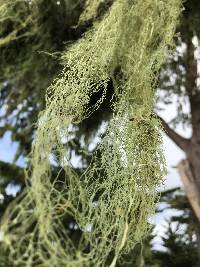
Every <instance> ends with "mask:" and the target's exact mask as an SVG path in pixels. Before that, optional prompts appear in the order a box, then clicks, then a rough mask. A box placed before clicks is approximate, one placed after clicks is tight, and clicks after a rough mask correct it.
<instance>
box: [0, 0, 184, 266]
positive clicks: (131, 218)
mask: <svg viewBox="0 0 200 267" xmlns="http://www.w3.org/2000/svg"><path fill="white" fill-rule="evenodd" d="M99 2H100V1H99ZM90 3H92V1H90ZM179 11H180V1H179V0H171V1H170V2H169V1H168V0H163V1H159V0H143V1H141V0H127V1H124V0H115V1H114V3H113V5H112V6H111V8H110V9H109V11H108V12H107V14H106V15H105V16H104V17H103V18H102V20H99V21H98V22H96V23H95V24H94V27H93V28H92V29H91V30H90V31H89V32H87V33H86V34H85V35H84V36H83V38H82V39H81V40H79V41H77V43H75V44H73V45H72V46H71V47H68V48H67V50H66V51H65V52H64V53H63V55H62V61H63V62H64V63H65V67H64V69H63V71H62V73H61V74H60V76H59V77H58V78H57V79H56V80H55V81H54V83H53V84H52V85H51V86H50V87H49V88H48V89H47V94H46V109H45V111H44V112H42V113H41V115H40V118H39V122H38V129H37V132H36V136H35V141H34V144H33V149H32V153H31V164H32V169H31V171H30V172H31V175H30V176H28V177H27V179H28V181H30V182H29V183H28V184H31V185H29V186H27V189H26V192H25V194H24V195H23V197H21V198H20V199H19V200H17V201H16V204H15V205H14V206H11V207H10V208H8V210H7V212H6V214H5V216H4V218H3V219H2V223H1V231H2V232H3V233H4V236H5V240H7V242H8V240H9V244H12V246H6V244H5V242H3V241H2V246H6V247H7V249H9V251H10V258H11V261H13V262H14V260H15V263H16V266H20V267H23V266H24V267H27V266H31V267H32V266H34V267H35V266H43V267H47V266H52V267H58V266H66V267H89V266H95V267H98V266H99V267H100V266H110V267H114V266H115V265H116V263H117V261H118V259H119V258H121V257H123V255H124V254H125V253H128V252H129V251H130V250H131V249H133V248H134V246H135V245H136V244H137V243H138V242H140V241H141V239H142V238H143V237H144V236H145V235H146V234H147V232H148V229H149V224H148V218H149V217H150V216H151V215H152V214H153V213H154V210H155V203H156V201H157V188H158V186H159V185H160V183H161V182H162V179H163V175H164V174H165V161H164V157H163V153H162V149H161V144H162V138H161V133H160V129H161V128H160V124H159V122H158V120H157V118H156V117H155V116H154V115H153V106H154V85H155V81H156V78H157V73H158V71H159V69H160V67H161V65H162V63H163V62H164V60H165V58H166V56H167V47H169V46H171V45H172V44H173V43H172V38H173V35H174V31H175V28H176V23H177V17H178V14H179ZM92 12H93V11H92ZM116 69H118V70H119V72H120V74H119V75H116ZM111 78H112V81H113V84H114V90H115V91H114V94H115V97H113V100H112V109H113V117H112V119H111V120H110V122H109V127H108V129H107V132H106V135H105V136H104V137H103V138H102V141H101V143H100V144H99V145H98V147H97V151H96V152H95V153H94V156H93V159H92V161H91V163H90V165H89V167H88V168H87V170H86V171H85V172H84V173H83V174H82V175H81V176H80V175H79V174H78V173H76V172H75V171H74V170H73V168H72V166H71V164H70V162H69V159H68V158H67V153H66V143H65V144H63V142H62V137H63V131H62V134H61V130H62V129H63V127H64V129H66V131H65V137H66V138H67V137H68V136H69V132H68V129H69V126H70V124H71V123H77V124H78V123H80V122H81V121H83V120H84V119H85V118H87V117H89V116H90V115H91V114H92V112H94V111H95V110H97V109H98V108H99V106H100V105H101V103H102V102H103V100H104V98H105V94H106V90H107V83H108V81H109V80H110V79H111ZM96 92H99V93H100V92H102V97H101V98H100V100H99V101H98V102H97V103H96V104H95V105H94V106H93V107H92V108H89V104H90V99H91V97H92V95H93V94H95V93H96ZM52 152H54V153H56V155H59V157H60V169H61V170H60V172H58V173H57V174H56V175H55V173H53V172H52V168H51V161H50V160H49V155H50V154H51V153H52ZM61 171H62V173H63V171H64V172H65V176H64V178H63V176H62V177H61V176H60V173H61ZM66 218H73V221H74V224H75V225H76V227H77V228H78V229H79V231H80V232H81V237H80V238H79V240H78V241H77V240H76V242H75V241H73V240H72V238H71V236H70V234H69V229H68V228H67V225H66V224H65V221H66Z"/></svg>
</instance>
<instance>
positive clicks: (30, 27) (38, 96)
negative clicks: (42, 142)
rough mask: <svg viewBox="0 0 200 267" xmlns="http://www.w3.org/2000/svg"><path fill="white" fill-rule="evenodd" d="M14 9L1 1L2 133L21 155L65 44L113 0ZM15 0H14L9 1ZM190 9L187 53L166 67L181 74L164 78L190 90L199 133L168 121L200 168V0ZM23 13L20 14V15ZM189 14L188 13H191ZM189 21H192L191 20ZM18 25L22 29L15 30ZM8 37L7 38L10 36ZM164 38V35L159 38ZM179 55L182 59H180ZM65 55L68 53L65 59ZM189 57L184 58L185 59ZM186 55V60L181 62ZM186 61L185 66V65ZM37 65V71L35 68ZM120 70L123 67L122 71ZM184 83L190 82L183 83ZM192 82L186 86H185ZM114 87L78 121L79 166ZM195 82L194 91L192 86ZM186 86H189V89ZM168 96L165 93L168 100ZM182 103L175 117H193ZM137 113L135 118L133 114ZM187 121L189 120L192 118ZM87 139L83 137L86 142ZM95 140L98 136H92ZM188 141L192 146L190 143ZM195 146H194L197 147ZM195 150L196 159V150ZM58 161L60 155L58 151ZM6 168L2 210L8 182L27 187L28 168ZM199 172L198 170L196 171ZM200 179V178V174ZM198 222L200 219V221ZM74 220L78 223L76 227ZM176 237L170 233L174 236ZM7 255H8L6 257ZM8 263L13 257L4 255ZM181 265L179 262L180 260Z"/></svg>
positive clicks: (105, 116) (73, 146)
mask: <svg viewBox="0 0 200 267" xmlns="http://www.w3.org/2000/svg"><path fill="white" fill-rule="evenodd" d="M15 2H16V5H14V7H13V9H12V10H11V11H12V12H11V13H10V14H8V16H6V19H5V13H4V7H5V1H1V2H0V10H1V14H0V18H1V21H2V24H1V26H0V27H1V28H0V32H1V35H0V45H1V54H0V59H1V61H0V64H1V65H0V73H1V74H0V77H1V82H2V89H1V91H0V100H1V104H2V106H4V114H3V115H2V117H1V122H2V125H3V126H2V127H1V136H3V134H4V133H5V132H7V131H11V133H12V140H13V141H18V142H19V150H18V151H17V153H16V156H15V160H17V158H18V157H19V156H21V155H22V156H24V157H26V156H27V154H28V153H29V152H30V149H31V143H32V139H33V136H34V128H33V124H34V123H36V121H37V117H38V113H39V112H40V111H41V110H42V109H43V108H44V102H45V99H44V94H45V89H46V88H47V87H48V86H49V85H50V84H51V82H52V81H53V79H54V77H56V76H57V74H58V73H59V71H60V69H61V68H62V66H61V65H60V63H61V64H62V63H63V62H59V55H60V54H59V53H60V52H62V51H63V49H64V46H65V44H66V43H68V46H69V47H70V45H71V43H73V42H74V41H76V40H77V39H79V38H81V36H82V34H83V33H84V32H86V31H87V30H88V29H89V28H90V27H91V26H92V24H93V22H94V21H98V20H101V18H102V14H104V12H105V10H107V9H108V8H109V7H110V5H111V4H112V1H104V2H103V3H101V4H100V5H99V7H98V9H97V12H96V8H95V6H92V8H93V9H94V12H91V11H90V12H86V13H85V12H84V13H83V15H82V17H81V19H79V18H80V14H81V13H82V11H83V9H84V2H85V1H78V0H77V1H38V7H39V8H38V9H37V10H36V11H35V12H36V14H34V12H33V17H30V20H29V19H27V20H25V23H21V21H24V14H26V12H27V10H29V9H32V7H31V1H30V2H29V1H27V2H28V4H27V2H26V3H25V2H24V1H20V0H18V1H15ZM7 3H8V4H10V1H7ZM185 8H186V10H185V11H184V13H183V17H182V21H181V25H180V27H179V30H180V33H181V38H179V40H178V42H177V45H180V44H181V43H187V53H186V54H187V55H188V57H187V56H185V55H186V54H184V55H177V57H175V60H174V58H171V59H170V60H169V64H167V65H166V67H165V69H167V68H169V70H170V71H171V72H173V73H174V72H175V73H176V74H177V77H178V78H177V79H176V83H175V84H172V85H171V84H170V85H169V83H168V82H166V80H167V81H168V79H169V77H168V76H166V73H170V75H171V72H170V71H169V72H166V71H165V72H161V75H160V76H161V77H160V80H161V82H162V87H161V88H162V89H163V88H165V89H166V92H167V93H166V94H167V96H170V94H171V93H174V92H175V93H177V94H178V95H186V94H188V96H189V99H190V103H191V107H192V109H191V112H192V120H191V121H192V126H193V128H194V136H193V137H194V138H193V139H192V140H191V141H189V140H185V139H184V138H182V137H180V136H178V135H177V134H176V133H175V132H174V131H172V129H171V128H169V127H168V125H166V123H165V122H163V125H164V126H165V128H166V130H167V132H168V134H169V136H170V137H171V138H172V139H173V140H174V141H175V142H176V143H177V144H178V145H179V146H180V147H181V148H182V149H184V150H187V154H188V158H189V161H190V164H191V165H192V166H193V165H195V164H196V165H195V166H196V167H195V166H193V168H194V169H195V168H196V173H197V172H198V171H197V169H198V161H197V163H196V160H198V151H197V150H198V149H197V148H198V118H197V117H198V116H197V114H198V108H199V105H198V90H197V88H196V83H195V81H196V79H197V71H196V68H195V66H197V61H195V62H194V58H193V54H192V52H191V51H192V50H193V47H192V45H191V40H192V38H193V37H194V35H196V36H197V37H198V36H199V34H198V23H199V15H198V11H199V3H198V1H196V2H195V1H187V2H186V3H185ZM17 16H19V17H20V19H19V20H18V17H17ZM188 17H189V19H188ZM188 23H189V27H188V25H187V24H188ZM15 29H17V32H16V31H15ZM5 36H6V37H8V38H5ZM158 42H159V40H158ZM176 58H178V59H176ZM63 60H64V59H63ZM184 60H185V62H184ZM182 61H183V64H181V63H182ZM181 65H183V66H182V67H180V66H181ZM33 69H34V71H33ZM117 75H120V71H119V72H118V73H117ZM182 83H184V85H185V87H181V86H180V85H182ZM186 85H187V86H186ZM108 87H109V90H107V94H106V97H105V99H106V101H107V102H106V101H104V102H103V104H102V106H101V108H100V109H99V110H98V111H96V112H95V113H93V115H92V117H91V118H90V119H85V120H84V121H83V122H82V123H81V124H80V125H79V127H78V126H76V127H74V129H73V133H72V136H73V137H72V139H71V140H70V142H69V146H68V147H69V150H70V152H69V153H70V154H71V155H73V153H76V155H78V156H79V157H80V158H81V165H80V166H78V167H77V168H76V169H78V172H80V173H82V172H83V171H84V170H85V169H86V168H87V165H88V162H90V158H91V154H92V153H91V152H92V151H91V149H89V143H90V141H91V139H92V137H94V136H95V137H96V134H95V133H96V131H97V129H99V131H98V134H99V133H100V130H101V129H102V127H100V126H101V125H102V121H108V120H109V118H110V115H111V109H110V107H109V105H108V103H109V102H110V99H112V97H113V84H112V81H111V80H110V81H108ZM193 87H194V90H193V92H192V93H191V91H192V88H193ZM185 89H186V90H185ZM100 97H101V91H99V92H97V93H96V94H94V95H93V96H92V98H91V99H90V103H89V104H90V105H91V106H93V105H94V104H96V103H97V101H98V99H99V98H100ZM167 99H168V98H165V100H166V101H167ZM181 104H182V103H178V111H179V116H178V117H177V118H176V121H181V122H182V121H184V122H185V121H186V119H190V116H188V114H184V113H183V112H182V109H181ZM131 119H132V118H131ZM187 121H188V120H187ZM81 140H84V142H81ZM93 140H94V139H93ZM188 147H189V149H188ZM194 148H195V149H194ZM193 152H194V154H195V160H194V155H193ZM54 161H55V162H58V161H59V155H58V158H56V157H55V156H54ZM53 169H54V170H53V172H54V171H55V172H56V171H57V170H56V164H54V166H53ZM0 171H1V178H2V183H1V192H2V193H3V195H4V196H5V200H4V202H3V204H1V212H4V210H5V208H6V206H7V205H8V203H9V202H10V200H11V197H9V196H7V195H6V193H5V188H6V186H7V185H8V184H9V183H16V184H20V186H21V191H23V188H24V174H23V170H22V169H21V168H19V167H18V166H16V165H14V164H9V163H5V162H0ZM196 176H197V175H196ZM196 179H197V180H198V178H196ZM73 223H74V222H73V220H72V218H71V219H70V218H68V219H66V225H68V226H69V228H70V231H71V234H72V235H74V240H76V239H77V236H78V235H79V234H80V233H77V232H78V231H77V230H76V225H75V224H73ZM197 225H198V223H197ZM72 226H73V227H72ZM170 238H171V237H170ZM2 261H4V260H3V257H2ZM5 262H6V264H7V266H8V263H7V261H5ZM177 266H178V265H177Z"/></svg>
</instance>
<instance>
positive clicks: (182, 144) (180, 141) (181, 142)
mask: <svg viewBox="0 0 200 267" xmlns="http://www.w3.org/2000/svg"><path fill="white" fill-rule="evenodd" d="M157 118H158V119H159V120H160V121H161V123H162V126H163V128H164V131H165V133H166V134H167V135H168V137H169V138H170V139H171V140H172V141H173V142H174V143H175V144H176V145H177V146H178V147H179V148H181V149H182V150H183V151H185V152H186V151H187V150H188V147H189V145H190V139H187V138H184V137H182V136H181V135H179V134H178V133H176V132H175V131H174V130H173V129H172V128H171V127H170V126H169V125H168V123H167V122H166V121H165V120H164V119H163V118H161V117H160V116H158V115H157Z"/></svg>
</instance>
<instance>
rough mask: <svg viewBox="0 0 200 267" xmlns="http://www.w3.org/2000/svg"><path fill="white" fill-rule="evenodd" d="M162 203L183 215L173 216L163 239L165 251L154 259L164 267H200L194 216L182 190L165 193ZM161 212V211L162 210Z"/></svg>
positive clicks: (158, 252) (157, 254) (157, 253)
mask: <svg viewBox="0 0 200 267" xmlns="http://www.w3.org/2000/svg"><path fill="white" fill-rule="evenodd" d="M161 201H162V202H164V203H166V204H168V208H169V209H175V210H176V211H178V212H179V213H180V211H181V212H182V214H181V215H178V216H172V217H171V218H170V220H169V221H168V226H167V227H166V231H165V234H164V235H163V237H162V241H163V247H164V248H165V249H166V250H165V251H155V252H154V258H155V259H157V260H158V261H159V262H160V263H161V266H162V267H183V266H187V267H198V266H200V261H199V257H198V254H197V242H196V236H195V226H194V218H193V216H194V214H193V213H192V210H191V207H190V206H189V202H188V200H187V199H186V196H185V195H184V193H183V192H182V191H181V190H180V188H175V189H172V190H168V191H165V192H164V193H163V194H162V196H161ZM160 211H161V210H160Z"/></svg>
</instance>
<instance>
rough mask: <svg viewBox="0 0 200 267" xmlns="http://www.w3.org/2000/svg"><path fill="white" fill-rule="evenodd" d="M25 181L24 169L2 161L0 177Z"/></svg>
mask: <svg viewBox="0 0 200 267" xmlns="http://www.w3.org/2000/svg"><path fill="white" fill-rule="evenodd" d="M1 178H5V179H6V180H8V181H10V182H19V183H24V169H23V168H21V167H19V166H17V165H15V164H12V163H8V162H4V161H0V179H1Z"/></svg>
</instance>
